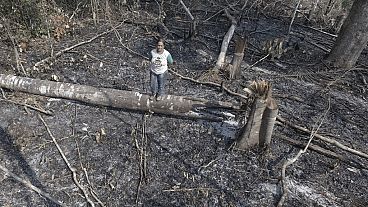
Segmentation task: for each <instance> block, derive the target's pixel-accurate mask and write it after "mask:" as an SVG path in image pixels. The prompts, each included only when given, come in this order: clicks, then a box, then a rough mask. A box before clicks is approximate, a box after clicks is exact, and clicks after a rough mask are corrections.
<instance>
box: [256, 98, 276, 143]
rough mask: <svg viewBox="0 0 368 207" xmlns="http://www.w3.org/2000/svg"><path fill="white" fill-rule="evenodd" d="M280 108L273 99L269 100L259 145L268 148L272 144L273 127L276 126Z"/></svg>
mask: <svg viewBox="0 0 368 207" xmlns="http://www.w3.org/2000/svg"><path fill="white" fill-rule="evenodd" d="M278 111H279V110H278V106H277V103H276V101H275V99H273V98H269V99H268V100H267V106H266V109H265V111H264V113H263V116H262V123H261V128H260V134H259V145H260V146H261V147H267V146H268V145H269V144H270V143H271V137H272V132H273V127H274V126H275V122H276V117H277V113H278Z"/></svg>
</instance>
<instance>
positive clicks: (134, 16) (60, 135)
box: [0, 5, 368, 206]
mask: <svg viewBox="0 0 368 207" xmlns="http://www.w3.org/2000/svg"><path fill="white" fill-rule="evenodd" d="M178 7H180V5H179V6H178ZM173 11H174V10H173ZM151 12H152V13H149V12H145V11H140V12H139V13H130V14H129V15H127V16H124V17H122V18H127V19H128V20H130V21H133V22H135V23H125V24H123V25H121V27H119V28H118V29H117V31H118V32H119V34H120V37H121V38H122V42H119V41H118V38H117V35H116V33H114V32H111V33H108V34H107V35H104V36H102V37H100V38H97V39H96V40H95V41H93V42H91V43H88V44H84V45H82V46H80V47H77V48H75V49H73V50H72V51H69V52H67V53H64V54H63V55H62V56H60V57H58V58H57V59H56V60H55V61H54V62H53V64H52V65H49V66H43V67H40V68H39V69H38V70H33V69H32V67H31V66H32V65H34V64H35V63H36V62H38V61H40V60H41V59H44V58H46V57H48V56H49V54H50V51H51V49H50V43H51V42H50V41H51V40H48V39H47V38H45V39H34V40H32V41H31V42H30V47H29V48H28V50H27V51H26V52H24V53H21V54H20V55H21V60H22V61H23V64H24V66H25V67H26V68H29V70H28V73H29V76H31V77H34V78H42V79H47V80H51V79H52V75H56V76H57V77H58V78H59V81H64V82H70V83H77V84H85V85H92V86H97V87H108V88H115V89H123V90H134V91H139V92H142V93H146V92H148V71H147V69H146V67H145V65H144V61H143V60H144V59H143V58H142V57H141V56H139V55H137V54H136V53H139V54H141V55H144V56H147V54H148V52H149V51H150V50H151V49H152V48H153V47H154V43H155V39H154V38H153V36H155V35H157V34H158V32H160V31H157V29H158V28H156V27H153V26H150V25H149V24H150V23H154V22H155V21H157V15H156V16H155V15H154V14H153V13H154V11H151ZM183 12H184V11H182V13H174V12H172V13H170V12H168V14H167V18H166V22H165V23H166V25H167V27H168V28H169V30H170V31H171V32H172V33H170V34H167V39H168V40H169V41H168V43H167V45H166V49H168V50H169V51H170V52H171V53H172V55H173V57H174V58H175V59H176V61H177V65H176V66H175V67H174V69H175V70H176V71H178V72H179V73H181V74H182V75H185V76H188V77H191V78H194V79H200V78H201V77H204V76H205V75H206V74H207V73H208V72H209V70H210V69H211V68H212V67H213V65H214V63H215V61H216V59H217V55H218V52H219V49H220V46H221V41H222V38H223V35H224V34H225V33H226V31H227V29H228V26H229V25H228V20H227V19H226V18H225V17H223V16H221V15H218V16H215V17H213V18H211V19H210V20H208V21H206V23H203V24H200V25H199V31H198V36H197V37H196V38H193V39H189V40H186V41H183V42H178V40H180V39H181V37H180V34H183V33H184V32H183V29H181V28H188V23H187V22H185V21H183V19H186V17H185V13H183ZM195 12H196V14H197V15H198V16H200V17H201V19H207V18H208V17H210V16H211V15H213V14H214V13H208V14H207V13H201V11H200V10H198V11H195ZM174 16H175V17H177V18H174ZM179 17H181V18H179ZM288 21H289V20H282V19H275V18H270V17H265V16H259V19H258V20H255V19H254V18H249V19H246V18H244V19H243V20H242V22H241V23H240V25H239V27H238V29H237V33H241V32H242V30H243V29H244V28H247V29H248V28H250V29H249V30H253V29H256V30H257V31H260V32H257V33H252V34H251V35H250V36H249V39H248V41H249V45H248V48H247V52H246V55H245V58H244V61H243V66H242V68H243V71H242V79H241V80H238V81H233V82H231V81H229V80H227V79H226V75H221V76H220V77H221V78H222V80H223V81H224V82H225V84H227V85H228V86H229V87H230V88H231V89H233V90H234V91H235V90H238V91H241V90H242V89H243V88H244V87H246V86H247V85H248V84H249V82H250V81H253V80H259V79H264V80H269V81H270V82H271V83H272V84H273V92H274V94H275V97H276V99H277V101H278V104H279V107H280V111H279V115H280V116H281V117H283V118H285V119H286V120H288V121H290V122H291V123H293V124H296V125H300V126H303V127H306V128H308V129H310V130H312V129H313V127H315V126H316V125H318V124H319V123H320V122H321V121H322V125H321V127H320V128H319V130H318V133H319V134H321V135H323V136H326V137H329V138H331V139H334V140H336V141H338V142H340V143H342V144H344V145H346V146H348V147H351V148H353V149H356V150H359V151H361V152H364V153H368V151H367V147H368V142H367V138H368V130H367V127H366V124H367V123H368V118H367V113H368V104H367V94H368V92H367V90H368V88H367V87H368V86H367V82H366V80H367V79H368V72H367V70H368V67H367V64H368V63H367V58H368V55H367V52H368V50H367V49H365V50H364V51H363V53H362V55H361V57H360V59H359V61H358V63H357V68H360V69H357V68H355V69H353V70H343V69H340V70H337V69H333V68H329V67H328V66H327V65H325V64H324V63H323V58H324V56H325V55H326V52H325V51H323V50H321V49H319V48H317V47H316V46H315V45H313V44H311V42H312V43H317V44H319V45H321V46H323V47H325V48H327V49H330V48H331V46H332V44H333V41H334V38H333V37H332V36H330V35H326V34H322V33H320V32H317V31H315V30H313V29H311V28H308V27H304V26H300V25H299V26H298V25H297V24H295V26H294V27H293V31H294V32H297V33H299V34H302V35H303V36H304V37H305V39H304V40H303V41H300V43H299V44H300V49H299V50H292V51H289V52H287V53H286V54H284V55H283V56H282V57H281V58H280V59H278V60H274V61H272V60H269V59H267V60H264V61H261V62H260V63H258V64H257V65H256V66H255V67H253V68H248V67H247V66H248V65H252V64H253V63H255V62H256V61H258V60H259V59H261V58H262V57H263V56H264V54H262V53H261V52H260V50H259V48H261V47H262V46H261V45H262V42H263V41H264V40H266V39H269V38H272V37H278V36H282V35H284V34H285V33H286V32H287V27H288V23H289V22H288ZM143 23H144V24H143ZM257 24H258V26H257V27H256V26H255V25H257ZM108 25H109V24H108V23H107V22H103V21H101V22H100V23H99V24H98V25H94V24H93V21H91V20H85V21H83V22H81V23H79V24H78V25H75V26H74V28H73V33H72V34H69V35H66V36H65V37H63V38H62V39H61V40H60V41H54V42H53V46H54V48H53V49H54V51H59V50H61V49H64V48H66V47H69V46H71V45H75V44H77V43H79V42H81V41H86V40H88V39H89V38H91V37H93V36H95V35H97V34H99V33H101V32H104V31H107V30H108V29H110V27H109V26H108ZM161 32H162V31H161ZM178 34H179V35H178ZM293 38H295V39H296V41H299V40H298V39H299V38H298V37H293ZM121 43H123V44H124V46H123V45H122V44H121ZM1 44H2V46H1V51H0V52H1V65H2V69H1V70H3V72H2V73H11V74H18V75H22V73H21V72H19V71H17V70H16V69H15V68H12V67H11V65H13V66H14V65H15V63H14V54H13V48H12V46H9V45H6V44H5V43H3V42H2V43H1ZM127 48H129V49H130V50H127ZM232 48H233V42H232V43H231V45H230V48H229V51H228V54H232V50H233V49H232ZM132 51H134V52H132ZM214 81H216V80H214ZM4 92H5V95H6V97H7V98H8V99H10V100H13V101H18V102H22V103H25V102H26V103H28V104H30V105H33V106H36V107H39V108H43V109H46V110H50V111H53V115H52V116H46V115H42V116H43V117H44V119H45V121H46V123H47V124H48V126H49V128H50V130H51V132H52V133H53V135H54V136H55V138H56V139H57V141H58V144H59V145H60V147H61V149H62V150H63V152H64V153H65V156H66V157H67V159H68V160H69V162H70V163H71V165H72V166H73V167H75V168H76V169H77V173H78V180H79V182H80V183H81V184H82V185H83V186H84V187H85V188H87V189H88V192H90V190H93V192H95V194H96V195H97V196H98V198H99V199H100V200H101V201H102V202H103V203H104V205H105V206H274V205H275V204H276V203H277V202H278V200H279V199H280V197H281V183H280V176H281V167H282V165H283V163H284V162H285V161H286V160H287V159H288V158H291V157H293V156H295V155H296V154H297V152H298V151H299V148H297V147H294V146H293V145H291V144H290V143H288V142H286V141H284V140H283V139H281V138H282V137H285V136H286V137H289V138H290V139H294V140H298V141H302V142H303V143H306V141H307V139H308V137H309V135H308V134H304V133H302V132H300V131H296V130H294V129H292V128H290V127H288V126H285V125H282V124H277V125H276V126H275V130H274V136H273V139H272V143H271V146H270V149H269V150H268V151H261V150H257V149H254V150H249V151H246V152H244V151H239V150H235V149H231V148H229V147H230V146H231V144H232V143H233V142H234V141H235V139H236V133H237V131H238V130H239V129H240V127H241V126H242V125H243V124H244V121H243V120H242V117H244V114H243V115H242V114H240V112H231V113H232V114H233V115H234V116H232V117H233V118H232V120H227V121H226V122H224V123H217V122H208V121H202V120H190V119H183V118H177V117H168V116H161V115H157V114H153V115H145V114H142V113H140V112H135V111H126V110H121V109H113V108H106V107H99V106H92V105H86V104H83V103H79V102H74V101H70V100H63V99H56V98H48V97H41V96H35V95H30V94H25V93H20V92H15V91H9V90H6V89H4ZM167 93H168V94H175V95H186V96H193V97H201V98H207V99H213V100H226V101H230V102H238V101H239V100H238V98H237V97H233V96H230V95H229V94H226V93H224V92H223V91H221V90H219V89H218V88H214V87H210V86H204V85H198V84H196V83H192V82H190V81H186V80H183V79H179V78H178V77H176V76H175V75H173V74H170V75H169V78H168V84H167ZM0 104H1V107H0V110H1V116H0V126H1V129H0V130H1V131H0V133H1V140H0V142H1V143H0V155H1V156H0V157H1V158H0V162H1V165H3V166H5V167H6V168H8V169H9V170H11V171H12V172H13V173H15V174H17V175H19V176H20V177H22V178H23V179H24V180H28V181H29V182H31V183H32V184H33V185H34V186H37V187H39V188H41V189H42V190H43V191H45V192H47V193H49V194H50V195H51V196H52V197H53V198H55V199H57V200H59V201H61V202H63V203H64V204H65V205H66V206H87V202H86V200H85V199H84V197H83V196H82V192H81V191H80V190H79V189H78V188H77V186H76V185H75V183H74V182H73V180H72V176H71V172H70V170H69V169H68V168H67V166H66V164H65V162H64V161H63V160H62V157H61V155H60V154H59V152H58V150H57V148H56V146H55V145H54V143H53V142H52V140H51V137H50V136H49V135H48V133H47V131H46V128H45V126H44V125H43V124H42V122H41V121H40V119H39V118H38V112H37V111H34V110H32V109H25V108H24V107H23V106H20V105H17V104H13V103H9V102H6V101H1V102H0ZM324 113H326V116H325V117H324V119H322V118H321V116H322V115H323V114H324ZM102 131H104V132H105V134H104V133H102ZM313 143H314V144H316V145H319V146H322V147H323V148H325V149H329V150H331V151H333V152H335V153H337V154H339V155H342V156H344V157H347V158H349V159H350V160H351V161H353V162H350V163H347V162H343V161H341V160H338V159H336V158H330V157H327V156H325V155H321V154H320V153H317V152H314V151H307V152H306V153H305V154H303V155H302V156H301V157H300V158H299V159H298V160H297V161H296V162H295V163H294V164H292V165H291V166H289V167H288V168H287V170H286V174H287V181H288V187H289V190H290V192H289V195H288V198H287V200H286V202H285V206H367V205H368V197H367V195H368V181H367V176H368V170H367V163H368V161H367V160H366V159H363V158H361V157H358V156H356V155H354V154H352V153H349V152H346V151H344V150H342V149H340V148H338V147H336V146H334V145H332V144H328V143H324V142H322V141H320V140H318V139H315V140H314V141H313ZM142 152H143V154H144V156H143V157H145V158H146V159H145V162H144V163H146V164H145V168H142V164H141V157H142V156H141V155H142ZM83 168H84V169H85V172H87V173H85V172H84V170H83ZM142 169H145V171H144V172H142V171H141V170H142ZM87 175H88V179H87ZM144 175H145V176H144ZM0 182H1V186H2V188H1V190H0V205H1V206H54V204H53V203H52V202H51V201H48V200H47V199H45V198H43V197H42V196H40V195H39V194H38V193H35V192H34V191H32V190H30V189H29V188H27V187H25V186H24V185H22V184H20V183H19V182H17V181H15V180H14V179H12V178H11V177H10V176H7V175H5V174H4V173H3V172H2V173H1V179H0ZM88 182H89V183H88ZM92 200H93V201H95V200H94V199H93V198H92ZM95 203H96V205H98V204H97V201H95Z"/></svg>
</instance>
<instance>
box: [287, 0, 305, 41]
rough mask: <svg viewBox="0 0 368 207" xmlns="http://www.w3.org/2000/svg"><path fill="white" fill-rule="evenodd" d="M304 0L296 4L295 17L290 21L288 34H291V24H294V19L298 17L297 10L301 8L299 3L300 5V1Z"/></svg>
mask: <svg viewBox="0 0 368 207" xmlns="http://www.w3.org/2000/svg"><path fill="white" fill-rule="evenodd" d="M301 1H302V0H299V1H298V3H297V4H296V6H295V9H294V12H293V17H292V18H291V21H290V25H289V32H288V34H290V32H291V26H292V25H293V22H294V20H295V17H296V13H297V11H298V9H299V5H300V2H301Z"/></svg>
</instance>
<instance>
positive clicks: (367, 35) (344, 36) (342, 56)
mask: <svg viewBox="0 0 368 207" xmlns="http://www.w3.org/2000/svg"><path fill="white" fill-rule="evenodd" d="M367 42H368V1H367V0H355V1H354V3H353V6H352V8H351V10H350V12H349V15H348V17H347V18H346V19H345V22H344V24H343V25H342V27H341V30H340V32H339V35H338V37H337V40H336V42H335V44H334V46H333V48H332V50H331V52H330V54H329V56H328V57H327V61H328V62H330V63H331V64H332V65H334V66H336V67H339V68H351V67H353V66H354V65H355V63H356V61H357V60H358V58H359V56H360V54H361V53H362V51H363V49H364V48H365V47H366V46H367Z"/></svg>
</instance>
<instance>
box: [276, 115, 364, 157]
mask: <svg viewBox="0 0 368 207" xmlns="http://www.w3.org/2000/svg"><path fill="white" fill-rule="evenodd" d="M277 120H278V121H279V122H281V123H283V124H286V125H288V126H290V127H292V128H294V129H297V130H299V131H302V132H305V133H308V134H311V133H312V132H311V131H310V130H308V129H307V128H304V127H301V126H298V125H295V124H292V123H290V122H288V121H286V120H285V119H283V118H281V117H280V116H277ZM314 136H315V137H316V138H318V139H320V140H322V141H325V142H327V143H330V144H333V145H335V146H336V147H339V148H341V149H343V150H345V151H347V152H350V153H353V154H355V155H358V156H360V157H363V158H366V159H368V154H366V153H364V152H360V151H358V150H355V149H352V148H350V147H347V146H345V145H343V144H341V143H340V142H338V141H336V140H333V139H330V138H327V137H324V136H322V135H320V134H315V135H314Z"/></svg>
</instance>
